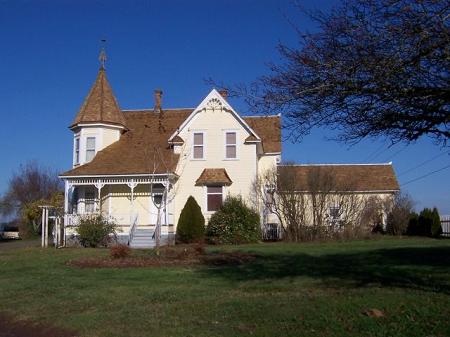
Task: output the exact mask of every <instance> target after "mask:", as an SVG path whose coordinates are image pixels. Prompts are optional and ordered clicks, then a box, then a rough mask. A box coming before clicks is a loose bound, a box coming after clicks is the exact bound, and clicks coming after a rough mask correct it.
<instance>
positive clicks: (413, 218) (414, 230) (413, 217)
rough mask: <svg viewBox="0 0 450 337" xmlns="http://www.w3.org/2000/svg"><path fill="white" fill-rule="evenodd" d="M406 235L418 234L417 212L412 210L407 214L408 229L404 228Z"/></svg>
mask: <svg viewBox="0 0 450 337" xmlns="http://www.w3.org/2000/svg"><path fill="white" fill-rule="evenodd" d="M406 233H407V234H408V235H420V227H419V214H417V213H416V212H412V213H411V214H410V215H409V222H408V229H407V230H406Z"/></svg>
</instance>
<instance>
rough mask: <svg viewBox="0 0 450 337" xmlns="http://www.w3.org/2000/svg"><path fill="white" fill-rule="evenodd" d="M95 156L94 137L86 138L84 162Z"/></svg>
mask: <svg viewBox="0 0 450 337" xmlns="http://www.w3.org/2000/svg"><path fill="white" fill-rule="evenodd" d="M94 156H95V137H87V138H86V162H90V161H91V160H92V159H93V158H94Z"/></svg>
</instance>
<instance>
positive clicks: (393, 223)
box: [386, 193, 414, 235]
mask: <svg viewBox="0 0 450 337" xmlns="http://www.w3.org/2000/svg"><path fill="white" fill-rule="evenodd" d="M390 208H391V210H390V212H389V214H388V217H387V226H386V231H387V232H388V233H389V234H392V235H401V234H405V233H406V230H407V228H408V223H409V219H410V217H411V213H412V212H413V208H414V201H413V200H412V199H411V197H410V196H409V195H408V194H404V193H398V194H397V195H396V196H395V198H394V199H393V200H392V201H391V205H390Z"/></svg>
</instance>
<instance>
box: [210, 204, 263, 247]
mask: <svg viewBox="0 0 450 337" xmlns="http://www.w3.org/2000/svg"><path fill="white" fill-rule="evenodd" d="M206 235H207V237H208V241H209V242H210V243H214V244H240V243H251V242H258V241H259V240H260V237H261V234H260V219H259V215H258V213H257V212H256V211H255V210H253V209H251V208H249V207H248V206H247V205H246V204H245V202H244V201H243V200H242V198H241V197H240V196H239V197H233V196H228V197H227V199H226V200H225V202H224V203H223V205H222V207H221V208H220V209H219V210H218V211H217V212H216V213H214V214H213V215H212V216H211V219H210V220H209V222H208V226H207V228H206Z"/></svg>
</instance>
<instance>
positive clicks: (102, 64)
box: [98, 39, 106, 69]
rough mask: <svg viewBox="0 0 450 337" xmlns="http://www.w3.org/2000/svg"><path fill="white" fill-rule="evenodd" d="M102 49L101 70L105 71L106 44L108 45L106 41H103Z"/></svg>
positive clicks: (100, 57)
mask: <svg viewBox="0 0 450 337" xmlns="http://www.w3.org/2000/svg"><path fill="white" fill-rule="evenodd" d="M101 42H102V47H101V49H100V56H99V57H98V59H99V61H100V68H101V69H105V62H106V51H105V44H106V40H105V39H102V40H101Z"/></svg>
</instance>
